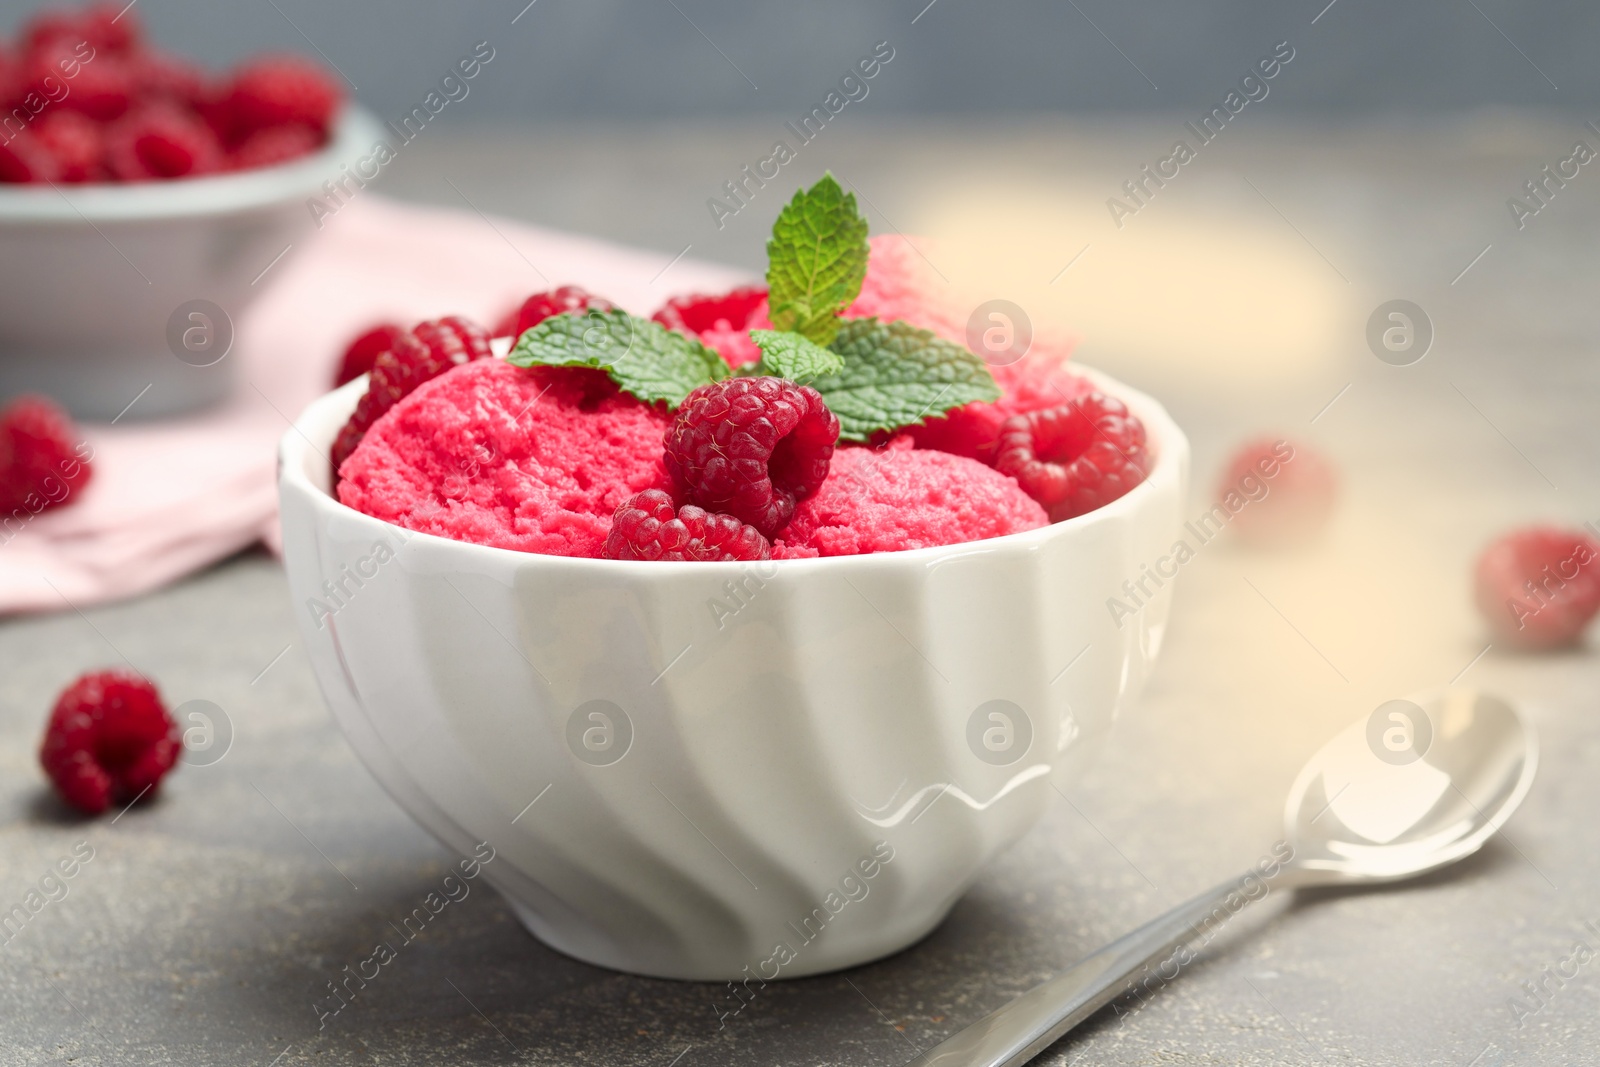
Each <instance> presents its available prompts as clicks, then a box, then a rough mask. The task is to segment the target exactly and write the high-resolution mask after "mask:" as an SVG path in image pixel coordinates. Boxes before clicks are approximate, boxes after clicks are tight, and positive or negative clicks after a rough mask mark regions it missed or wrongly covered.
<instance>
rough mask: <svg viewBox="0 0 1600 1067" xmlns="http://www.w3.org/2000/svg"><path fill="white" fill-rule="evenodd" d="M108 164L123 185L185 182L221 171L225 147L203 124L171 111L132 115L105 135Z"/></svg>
mask: <svg viewBox="0 0 1600 1067" xmlns="http://www.w3.org/2000/svg"><path fill="white" fill-rule="evenodd" d="M106 163H107V165H108V166H109V167H110V169H111V173H112V174H113V175H115V176H116V177H118V178H120V179H122V180H123V181H145V180H149V179H152V178H186V177H199V176H200V175H204V174H213V173H215V172H217V171H219V170H221V169H222V164H223V154H222V146H221V145H219V144H218V143H217V138H216V135H215V134H214V133H212V132H211V129H210V127H208V126H207V125H206V124H205V123H204V122H202V121H201V120H200V119H199V118H197V117H196V116H194V115H193V114H192V113H190V112H187V111H184V110H181V109H179V108H177V107H174V106H171V105H162V104H152V105H149V106H148V107H143V108H140V109H139V110H137V111H132V112H129V113H128V114H127V115H126V116H125V117H123V118H122V120H121V121H119V122H117V123H116V124H115V125H113V126H112V127H111V128H110V129H109V130H108V131H107V132H106Z"/></svg>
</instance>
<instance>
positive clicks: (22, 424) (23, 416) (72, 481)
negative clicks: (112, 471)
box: [0, 396, 93, 518]
mask: <svg viewBox="0 0 1600 1067" xmlns="http://www.w3.org/2000/svg"><path fill="white" fill-rule="evenodd" d="M78 440H79V437H78V431H77V427H75V426H73V424H72V420H71V419H70V418H68V417H67V414H66V412H64V411H62V410H61V409H60V408H59V407H57V406H56V405H55V403H54V402H53V401H51V400H49V399H47V398H45V397H42V396H23V397H19V398H17V399H16V400H14V401H12V402H11V403H10V404H9V405H7V406H6V408H5V409H4V410H3V411H0V518H10V517H12V516H13V515H14V514H15V513H16V512H18V511H21V510H24V509H25V510H26V511H28V512H31V513H33V514H38V513H39V512H41V511H44V510H46V509H47V508H52V507H58V506H60V505H62V504H66V503H68V502H70V501H71V500H73V499H75V498H76V496H77V494H78V493H79V492H80V491H81V490H82V489H83V487H84V486H85V485H87V484H88V483H89V478H90V476H91V475H92V473H93V471H92V468H91V467H90V464H89V460H88V458H86V457H87V454H88V453H87V451H85V452H84V453H80V452H79V449H78V444H77V442H78Z"/></svg>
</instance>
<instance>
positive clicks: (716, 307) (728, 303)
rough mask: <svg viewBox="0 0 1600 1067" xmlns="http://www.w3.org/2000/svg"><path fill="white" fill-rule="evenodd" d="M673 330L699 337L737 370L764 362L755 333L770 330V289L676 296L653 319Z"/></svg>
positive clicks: (743, 289)
mask: <svg viewBox="0 0 1600 1067" xmlns="http://www.w3.org/2000/svg"><path fill="white" fill-rule="evenodd" d="M650 317H651V318H652V319H653V320H655V321H656V322H659V323H660V324H661V325H663V326H665V327H666V328H667V329H669V330H677V331H678V332H679V333H686V334H688V335H689V336H691V337H697V338H699V339H700V342H701V343H702V344H704V345H705V346H706V347H707V348H711V349H714V350H715V351H716V352H717V353H718V354H719V355H721V356H722V358H723V359H725V360H727V361H728V366H730V367H733V368H735V369H737V368H739V367H743V366H745V365H746V364H749V363H759V362H760V361H761V349H760V348H759V347H758V346H757V345H756V343H755V341H754V340H753V339H752V338H751V336H750V331H751V330H759V329H770V328H771V327H772V323H771V322H769V321H768V320H767V289H766V286H764V285H747V286H743V287H741V288H738V289H733V290H731V291H729V292H726V293H722V294H720V295H716V296H705V295H702V294H699V293H691V294H688V295H686V296H675V297H673V298H672V299H671V300H668V301H667V302H666V303H665V304H663V305H662V306H661V308H660V310H658V311H657V312H656V313H655V314H654V315H652V316H650Z"/></svg>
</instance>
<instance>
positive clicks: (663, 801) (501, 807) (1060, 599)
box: [279, 372, 1188, 980]
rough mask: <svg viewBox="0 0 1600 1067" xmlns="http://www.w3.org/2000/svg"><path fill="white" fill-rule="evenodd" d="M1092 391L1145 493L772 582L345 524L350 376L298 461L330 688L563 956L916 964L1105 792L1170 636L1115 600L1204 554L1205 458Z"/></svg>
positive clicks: (732, 568)
mask: <svg viewBox="0 0 1600 1067" xmlns="http://www.w3.org/2000/svg"><path fill="white" fill-rule="evenodd" d="M1085 373H1088V374H1089V376H1090V377H1091V379H1092V380H1094V381H1095V382H1096V383H1098V384H1099V385H1100V387H1101V388H1104V389H1105V390H1106V391H1107V392H1110V393H1112V394H1113V395H1115V396H1117V397H1118V398H1120V399H1122V400H1123V401H1125V402H1126V403H1127V405H1128V406H1129V408H1130V409H1131V410H1132V411H1133V413H1134V414H1135V415H1137V416H1138V417H1139V418H1140V419H1141V420H1142V421H1143V423H1144V425H1145V427H1146V429H1147V431H1148V433H1149V438H1150V443H1151V447H1152V451H1153V453H1154V455H1155V456H1156V460H1155V465H1154V468H1153V469H1152V470H1151V472H1150V474H1149V476H1148V478H1146V479H1145V480H1144V481H1143V482H1142V483H1141V484H1139V485H1137V486H1136V487H1134V488H1133V489H1132V490H1130V491H1129V492H1128V493H1127V494H1126V495H1125V496H1123V497H1121V498H1119V499H1117V500H1114V501H1112V502H1111V503H1109V504H1107V505H1106V506H1104V507H1101V508H1099V509H1097V510H1095V511H1093V512H1090V513H1088V514H1086V515H1081V516H1078V517H1076V518H1071V519H1067V520H1065V521H1062V522H1058V523H1054V524H1052V525H1049V526H1044V527H1041V528H1038V529H1034V530H1029V531H1027V532H1024V533H1017V534H1010V535H1006V536H1002V537H995V538H990V539H987V540H982V541H971V542H966V543H960V544H953V545H946V546H942V547H934V548H922V549H914V550H910V551H900V552H882V553H876V554H870V555H850V556H837V557H830V558H817V559H784V560H773V561H762V562H754V563H738V562H727V563H721V562H716V563H713V562H661V561H638V562H633V561H619V560H611V559H588V558H575V557H567V556H554V555H544V554H538V553H531V552H518V551H512V550H509V549H502V548H492V547H488V546H485V545H479V544H472V543H466V542H462V541H456V540H448V539H445V538H441V537H435V536H432V535H430V534H422V533H414V532H412V531H409V530H405V529H403V528H401V527H399V526H395V525H392V524H390V523H387V522H384V521H382V520H380V519H377V518H374V517H372V516H369V515H365V514H362V513H361V512H358V511H356V510H354V509H352V508H349V507H346V506H344V505H343V504H341V503H339V502H338V500H337V499H335V497H334V496H332V495H331V494H330V492H329V482H330V478H331V472H330V471H329V469H328V461H327V454H328V451H329V449H330V447H331V445H332V443H333V440H334V437H335V436H336V435H337V434H338V432H339V430H340V428H341V427H342V426H343V425H344V424H345V422H346V420H347V419H348V418H349V417H350V414H351V412H352V411H353V410H354V408H355V405H356V402H357V400H358V399H359V397H360V395H361V393H362V391H363V389H364V382H362V381H360V380H357V381H354V382H351V383H349V384H348V385H346V386H344V387H343V388H341V389H339V390H337V391H335V392H333V393H330V394H328V395H327V396H324V397H323V398H321V399H319V400H318V401H316V402H315V403H313V404H312V405H311V406H310V407H309V408H308V409H307V410H306V412H305V413H304V414H303V415H302V416H301V417H300V419H299V420H298V422H297V424H296V426H295V428H294V429H293V430H291V431H290V432H289V433H288V434H286V435H285V436H284V438H283V442H282V444H281V446H280V457H281V464H280V471H281V473H280V481H279V495H280V502H281V516H282V521H283V531H284V556H285V562H286V565H287V568H288V573H289V582H290V588H291V594H292V596H293V598H294V609H295V613H296V617H297V618H298V619H299V622H300V627H301V632H302V635H303V637H304V639H305V643H306V647H307V649H308V653H309V655H310V658H311V661H312V665H313V669H314V670H315V673H316V675H317V678H318V681H319V684H320V685H321V687H322V690H323V694H324V696H325V697H326V699H327V701H328V703H329V705H330V707H331V708H332V710H333V712H334V715H335V717H336V718H337V719H338V721H339V723H340V726H341V728H342V729H343V731H344V733H345V735H346V737H347V738H348V739H349V741H350V743H351V745H352V747H353V748H354V749H355V750H356V752H357V754H358V755H359V756H360V757H361V759H362V760H363V761H364V762H365V763H366V764H367V766H368V767H369V768H370V769H371V770H372V772H373V774H374V775H376V776H377V778H378V779H379V780H380V781H381V782H382V783H383V785H384V786H385V788H387V789H388V791H389V792H390V794H391V795H392V796H393V797H394V798H395V799H396V800H397V801H398V802H399V803H400V804H401V806H402V807H403V808H405V810H406V811H407V812H409V813H410V814H411V815H412V817H413V818H415V819H416V820H417V821H418V822H419V823H420V824H421V825H423V826H424V827H425V828H427V829H428V830H429V831H430V832H432V833H433V834H434V835H435V836H436V837H437V838H439V840H440V841H442V842H444V843H445V845H446V846H447V847H450V848H456V849H461V850H465V851H470V850H471V849H472V848H473V847H474V846H475V845H476V844H477V843H478V842H480V841H484V840H487V841H489V842H490V843H491V844H492V845H493V846H494V848H495V850H496V856H497V859H496V862H495V863H494V864H493V865H492V866H490V867H485V869H484V875H485V877H487V878H489V880H490V881H491V883H492V884H494V885H495V886H496V888H497V889H499V890H500V892H501V893H502V894H504V896H505V897H506V898H507V900H508V901H509V902H510V903H511V906H512V908H513V910H514V911H515V912H516V914H517V916H518V917H519V918H520V919H521V920H522V922H523V923H524V924H525V925H526V926H527V927H528V928H529V929H530V930H531V931H533V933H534V934H536V935H537V936H538V937H539V938H541V939H542V940H543V941H545V942H546V943H548V944H550V945H552V946H554V947H555V948H557V949H560V950H561V951H563V952H566V953H568V954H570V955H573V956H576V957H578V958H580V959H584V960H587V961H590V962H592V963H596V964H600V965H602V966H607V967H613V968H616V969H619V970H624V971H630V972H635V973H641V974H649V975H658V976H664V977H673V978H689V979H710V980H733V979H741V978H744V977H747V976H749V975H759V976H761V977H763V978H767V979H771V978H774V977H797V976H800V975H805V974H815V973H819V972H823V971H829V970H834V969H838V968H841V967H848V966H852V965H855V964H859V963H864V962H866V961H868V960H871V959H876V958H878V957H880V956H884V955H888V954H889V953H892V952H895V951H898V950H900V949H902V948H904V947H906V946H907V945H909V944H911V943H913V942H914V941H916V940H917V939H919V938H920V937H922V936H923V935H924V934H926V933H927V932H928V931H929V930H931V929H932V928H933V927H934V926H935V925H936V924H937V923H938V922H939V921H940V920H941V919H942V918H943V916H944V915H945V914H946V912H947V911H948V910H949V909H950V907H951V906H952V905H953V904H954V903H955V901H956V900H957V899H958V898H959V897H960V895H961V894H962V893H963V892H964V891H965V890H966V889H967V887H968V886H970V885H971V884H972V882H973V881H974V880H975V879H976V878H977V877H978V876H979V875H980V874H981V873H983V871H984V869H985V867H986V865H987V864H988V863H989V862H990V861H991V860H992V858H993V857H994V856H995V855H996V854H997V853H998V852H1000V851H1001V850H1002V849H1004V848H1005V847H1007V846H1008V845H1009V844H1011V843H1012V842H1014V841H1015V840H1016V839H1017V838H1018V837H1020V836H1021V835H1022V834H1023V833H1024V832H1025V831H1026V830H1027V829H1028V828H1029V827H1030V826H1031V825H1032V824H1033V823H1034V822H1035V821H1036V820H1037V819H1038V817H1039V816H1040V815H1041V814H1042V813H1043V811H1044V809H1045V807H1046V806H1047V805H1048V804H1049V803H1050V802H1051V798H1052V797H1053V796H1054V793H1053V791H1052V790H1051V788H1050V782H1049V779H1050V778H1051V777H1052V776H1054V777H1055V778H1056V779H1057V781H1061V782H1067V781H1072V780H1073V779H1074V777H1075V776H1077V775H1078V774H1080V773H1081V772H1082V770H1083V768H1084V766H1085V765H1086V762H1087V760H1088V758H1089V757H1090V756H1091V755H1092V753H1093V751H1094V749H1095V748H1096V742H1097V741H1098V740H1099V739H1101V738H1103V737H1104V735H1105V734H1106V732H1107V731H1108V730H1109V728H1110V725H1111V721H1112V718H1113V717H1114V715H1115V714H1116V712H1117V710H1118V709H1119V708H1120V707H1123V706H1125V705H1126V704H1127V703H1128V702H1129V701H1130V700H1131V699H1132V698H1133V697H1134V696H1135V695H1136V694H1137V693H1138V691H1139V689H1140V687H1141V685H1142V684H1143V682H1144V680H1145V678H1146V677H1147V676H1148V674H1149V671H1150V668H1151V666H1152V664H1153V661H1154V657H1155V655H1156V653H1157V650H1158V648H1159V646H1160V643H1161V636H1162V633H1163V630H1164V627H1165V621H1166V613H1167V609H1168V604H1169V598H1170V592H1169V591H1168V590H1162V591H1161V592H1160V593H1159V594H1158V595H1157V597H1156V598H1155V599H1154V600H1153V601H1151V602H1149V603H1147V604H1146V605H1145V606H1144V607H1143V609H1142V610H1141V611H1140V612H1139V613H1138V614H1137V615H1136V616H1134V617H1131V618H1130V617H1127V616H1125V615H1124V616H1123V617H1121V618H1120V619H1117V618H1115V617H1114V616H1113V614H1112V613H1111V612H1110V611H1108V609H1107V601H1108V600H1109V599H1110V598H1113V597H1115V596H1117V595H1118V590H1119V589H1120V587H1121V584H1122V582H1123V581H1124V580H1126V579H1127V578H1128V577H1130V576H1133V575H1136V574H1138V573H1139V570H1140V566H1141V564H1144V563H1146V562H1147V561H1148V560H1150V559H1154V558H1156V557H1158V556H1160V555H1162V554H1164V553H1166V552H1167V551H1169V549H1170V546H1171V544H1172V542H1173V541H1174V540H1175V539H1176V537H1177V533H1178V531H1179V528H1180V526H1181V523H1182V521H1183V517H1182V503H1183V500H1184V490H1185V482H1186V477H1187V466H1188V444H1187V442H1186V441H1185V439H1184V437H1183V434H1182V433H1181V431H1180V430H1179V429H1178V428H1177V426H1175V425H1174V424H1173V423H1172V421H1171V419H1170V418H1169V417H1168V416H1167V415H1166V413H1165V411H1164V410H1163V409H1162V408H1161V406H1160V405H1159V404H1157V403H1156V402H1155V401H1153V400H1151V399H1150V398H1149V397H1146V396H1143V395H1141V394H1139V393H1136V392H1134V391H1133V390H1130V389H1127V388H1125V387H1123V386H1122V385H1120V384H1118V383H1116V382H1112V381H1109V380H1107V379H1105V378H1104V377H1103V376H1100V375H1095V374H1093V373H1092V372H1085ZM1069 664H1072V669H1071V670H1070V671H1067V672H1065V673H1063V668H1065V667H1067V666H1068V665H1069ZM886 856H887V857H889V858H888V859H885V858H884V857H886ZM868 870H870V871H872V874H870V875H868V874H867V873H866V872H867V871H868ZM791 924H792V925H791ZM824 929H825V930H826V933H827V936H826V937H820V938H819V937H817V936H816V933H817V932H818V931H820V930H824ZM807 931H810V934H809V935H808V934H807ZM780 944H782V945H785V946H787V950H788V951H787V952H780V951H778V950H777V947H778V946H779V945H780ZM747 968H748V970H747Z"/></svg>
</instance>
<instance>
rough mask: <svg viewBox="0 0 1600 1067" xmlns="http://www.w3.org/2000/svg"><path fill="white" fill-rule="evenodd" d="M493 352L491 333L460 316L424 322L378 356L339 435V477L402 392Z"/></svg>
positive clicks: (336, 458)
mask: <svg viewBox="0 0 1600 1067" xmlns="http://www.w3.org/2000/svg"><path fill="white" fill-rule="evenodd" d="M491 355H492V353H491V351H490V349H489V332H488V331H487V330H485V329H484V328H483V327H482V326H479V325H478V324H477V323H475V322H471V321H469V320H467V319H464V318H462V317H460V316H458V315H451V316H448V317H446V318H442V319H439V320H437V321H433V322H424V323H419V324H418V325H416V326H413V327H412V328H411V329H410V330H407V331H404V332H403V333H402V334H400V335H399V336H398V337H397V338H396V339H395V341H394V344H393V345H392V346H391V347H389V348H388V349H386V350H384V351H382V352H380V353H378V355H377V357H376V358H375V359H374V360H373V364H372V372H371V377H370V378H369V379H368V381H367V391H366V393H365V394H363V395H362V397H361V400H360V401H359V402H358V403H357V404H356V410H355V413H354V414H353V415H351V416H350V421H349V422H347V423H345V424H344V428H343V429H341V430H340V431H339V436H338V437H336V438H334V441H333V455H332V459H333V473H334V480H335V481H337V480H338V475H339V468H340V466H342V465H343V464H344V461H345V460H346V459H348V458H349V456H350V453H352V452H354V451H355V450H356V446H357V445H358V444H360V443H361V438H362V436H363V435H365V434H366V432H367V430H368V428H370V427H371V426H372V424H373V423H375V422H377V421H378V419H379V418H380V417H381V416H382V415H383V413H384V412H386V411H388V410H389V409H390V408H392V407H394V405H395V403H396V402H397V401H399V400H400V398H401V397H404V396H406V395H408V394H410V392H411V391H412V390H413V389H415V388H416V387H417V386H419V385H421V384H422V383H423V382H426V381H429V380H431V379H433V378H437V377H438V376H439V375H441V374H443V373H444V372H445V371H447V370H449V369H450V368H452V367H458V366H460V365H461V364H463V363H470V362H472V361H473V360H477V359H488V358H489V357H490V356H491Z"/></svg>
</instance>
